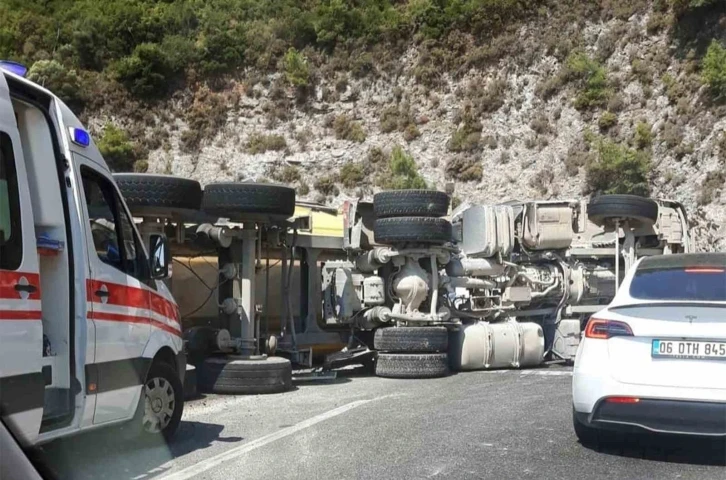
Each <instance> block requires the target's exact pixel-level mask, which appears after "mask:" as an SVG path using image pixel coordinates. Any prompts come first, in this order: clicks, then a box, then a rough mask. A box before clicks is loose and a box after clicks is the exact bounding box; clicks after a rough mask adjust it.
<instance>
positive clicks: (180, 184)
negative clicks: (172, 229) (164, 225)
mask: <svg viewBox="0 0 726 480" xmlns="http://www.w3.org/2000/svg"><path fill="white" fill-rule="evenodd" d="M113 179H114V180H115V181H116V185H118V188H119V190H121V195H122V196H123V197H124V200H125V201H126V205H128V207H129V210H131V214H132V215H139V216H144V215H152V216H153V215H158V216H162V217H174V216H182V217H184V216H193V215H195V214H196V212H197V211H198V210H199V209H200V208H201V206H202V186H201V185H200V184H199V182H197V181H196V180H191V179H188V178H181V177H174V176H171V175H152V174H149V173H115V174H114V175H113Z"/></svg>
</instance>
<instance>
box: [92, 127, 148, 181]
mask: <svg viewBox="0 0 726 480" xmlns="http://www.w3.org/2000/svg"><path fill="white" fill-rule="evenodd" d="M96 146H97V147H98V150H99V151H100V152H101V155H102V156H103V158H104V160H106V163H107V164H108V167H109V168H110V169H111V170H112V171H114V172H129V171H132V170H133V169H134V163H135V162H136V161H137V160H139V158H138V151H137V149H136V148H135V146H134V143H133V142H132V141H131V139H130V138H129V136H128V134H127V133H126V132H125V131H124V130H122V129H120V128H119V127H117V126H115V125H114V124H112V123H107V124H106V125H105V126H104V127H103V133H102V134H101V138H99V139H98V141H97V142H96Z"/></svg>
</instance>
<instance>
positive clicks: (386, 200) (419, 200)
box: [373, 190, 449, 218]
mask: <svg viewBox="0 0 726 480" xmlns="http://www.w3.org/2000/svg"><path fill="white" fill-rule="evenodd" d="M373 211H374V213H375V215H376V217H378V218H388V217H443V216H444V215H446V214H447V213H449V196H448V195H447V194H445V193H444V192H438V191H436V190H391V191H388V192H380V193H376V194H375V195H374V196H373Z"/></svg>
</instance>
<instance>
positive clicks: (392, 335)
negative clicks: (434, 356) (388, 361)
mask: <svg viewBox="0 0 726 480" xmlns="http://www.w3.org/2000/svg"><path fill="white" fill-rule="evenodd" d="M373 348H375V349H376V350H378V351H379V352H393V353H414V352H415V353H438V352H446V351H447V350H448V348H449V332H448V331H447V330H446V327H388V328H379V329H377V330H376V334H375V336H374V337H373Z"/></svg>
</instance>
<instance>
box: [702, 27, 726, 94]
mask: <svg viewBox="0 0 726 480" xmlns="http://www.w3.org/2000/svg"><path fill="white" fill-rule="evenodd" d="M701 78H702V79H703V82H704V83H705V84H706V85H708V87H709V88H710V90H711V93H712V94H713V96H714V97H716V99H717V100H723V99H724V98H726V48H724V47H723V46H721V44H720V43H719V42H718V40H715V39H714V40H712V41H711V44H710V45H709V46H708V50H707V51H706V56H705V57H703V72H702V74H701Z"/></svg>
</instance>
